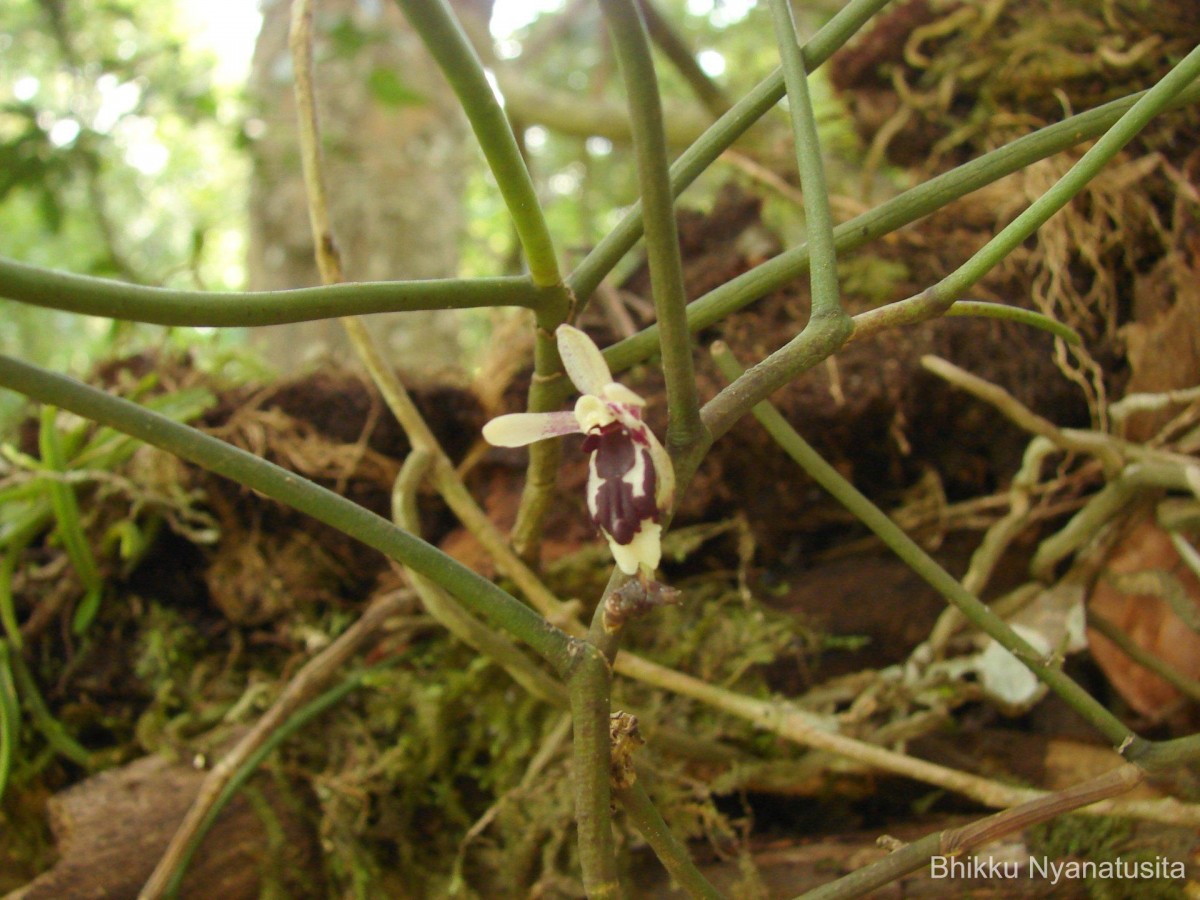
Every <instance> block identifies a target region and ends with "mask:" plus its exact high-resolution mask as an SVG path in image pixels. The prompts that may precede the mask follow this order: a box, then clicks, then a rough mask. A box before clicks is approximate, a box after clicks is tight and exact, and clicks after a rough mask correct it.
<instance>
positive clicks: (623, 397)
mask: <svg viewBox="0 0 1200 900" xmlns="http://www.w3.org/2000/svg"><path fill="white" fill-rule="evenodd" d="M600 396H601V397H603V398H604V399H605V400H607V401H608V402H609V403H622V404H624V405H626V406H634V407H638V408H640V407H643V406H645V405H646V401H645V400H643V399H642V396H641V394H638V393H637V392H636V391H633V390H630V389H629V388H627V387H625V385H623V384H621V382H619V381H610V382H609V383H608V384H606V385H605V386H604V389H603V390H602V391H601V393H600Z"/></svg>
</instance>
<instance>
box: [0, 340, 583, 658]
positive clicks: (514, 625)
mask: <svg viewBox="0 0 1200 900" xmlns="http://www.w3.org/2000/svg"><path fill="white" fill-rule="evenodd" d="M0 386H3V387H7V388H10V389H11V390H15V391H18V392H20V393H22V394H25V395H26V396H28V397H31V398H32V399H34V400H38V401H40V402H42V403H50V404H53V405H56V406H60V407H62V408H63V409H69V410H71V411H72V412H74V413H76V414H78V415H81V416H85V417H86V418H89V419H92V420H93V421H96V422H100V423H101V424H104V425H108V426H110V427H112V428H115V429H117V430H118V431H123V432H125V433H126V434H129V435H131V436H132V437H135V438H138V439H139V440H142V441H145V442H146V443H148V444H153V445H154V446H156V447H160V448H162V449H163V450H166V451H168V452H169V453H173V454H175V455H176V456H179V457H182V458H183V459H186V460H188V461H189V462H192V463H195V464H196V465H199V466H203V467H204V468H206V469H209V470H210V471H213V472H216V473H217V474H218V475H223V476H225V477H226V478H230V479H232V480H234V481H236V482H238V483H239V484H243V485H246V486H247V487H250V488H252V489H254V490H257V491H259V492H261V493H263V494H266V495H267V496H268V497H271V498H272V499H275V500H278V501H280V502H281V503H285V504H287V505H288V506H290V507H292V508H293V509H296V510H298V511H300V512H303V513H305V514H307V515H310V516H312V517H313V518H315V519H317V520H319V521H321V522H324V523H326V524H327V525H331V526H333V527H334V528H337V529H338V530H340V531H342V532H344V533H346V534H348V535H350V536H351V537H353V538H356V539H357V540H360V541H362V542H363V543H364V544H367V545H368V546H370V547H374V548H375V549H376V550H379V551H380V552H381V553H384V554H385V555H387V556H389V557H390V558H392V559H394V560H396V561H397V562H400V563H403V564H404V565H407V566H410V567H412V568H413V569H414V570H415V571H417V572H419V573H421V574H422V575H424V576H426V577H427V578H429V579H431V580H433V581H434V582H436V583H437V584H439V585H441V586H442V587H443V588H445V589H446V590H447V591H448V592H449V593H451V594H452V595H453V596H455V597H457V598H458V599H459V600H461V601H462V602H463V603H464V604H466V605H467V606H468V607H470V608H472V609H474V610H475V611H477V612H479V613H481V614H482V615H484V616H485V617H487V618H488V619H490V620H491V621H492V622H493V623H494V624H496V625H497V626H499V627H501V628H503V629H505V630H507V631H508V632H509V633H510V634H512V635H513V636H514V637H516V638H517V639H518V640H521V641H524V642H525V643H526V644H528V645H529V646H530V647H531V648H532V649H533V650H534V651H535V652H537V653H538V654H539V655H541V656H542V657H543V658H544V659H546V660H547V661H548V662H549V663H550V664H551V665H552V666H554V667H555V668H556V669H558V670H559V671H560V672H561V671H565V670H566V669H567V667H568V666H569V664H570V661H571V657H570V652H569V651H570V639H569V638H568V637H567V635H566V634H564V633H563V632H562V631H560V630H559V629H557V628H555V627H553V626H551V625H549V624H548V623H547V622H546V621H545V620H544V619H543V618H542V617H541V616H539V615H538V614H537V613H535V612H534V611H533V610H531V609H530V608H529V607H527V606H526V605H525V604H523V603H521V602H520V601H519V600H517V599H516V598H515V597H512V596H511V595H509V594H508V593H507V592H505V591H503V590H501V589H500V588H498V587H497V586H496V585H494V584H492V583H491V582H490V581H488V580H487V579H485V578H483V577H482V576H480V575H478V574H476V573H475V572H472V571H471V570H470V569H468V568H466V567H465V566H463V565H462V564H461V563H459V562H457V561H455V560H453V559H451V558H450V557H448V556H446V555H445V554H444V553H442V552H441V551H440V550H438V549H437V548H436V547H433V546H431V545H429V544H428V543H426V542H425V541H422V540H420V539H419V538H416V537H414V536H413V535H411V534H409V533H408V532H406V531H403V530H402V529H400V528H397V527H396V526H395V525H393V524H392V523H391V522H389V521H387V520H386V519H384V518H382V517H381V516H377V515H375V514H374V513H372V512H369V511H367V510H366V509H364V508H363V507H361V506H359V505H358V504H356V503H353V502H351V501H349V500H347V499H345V498H344V497H340V496H338V495H337V494H335V493H333V492H332V491H330V490H327V489H325V488H323V487H320V486H319V485H316V484H313V483H312V482H310V481H307V480H305V479H302V478H298V477H297V476H296V475H295V474H294V473H292V472H289V471H287V470H286V469H283V468H280V467H279V466H276V465H274V464H272V463H269V462H266V461H265V460H262V459H259V458H258V457H256V456H254V455H253V454H252V453H248V452H246V451H245V450H241V449H239V448H237V447H233V446H231V445H229V444H227V443H225V442H224V441H221V440H218V439H217V438H214V437H211V436H210V435H207V434H204V433H202V432H199V431H197V430H195V429H193V428H189V427H187V426H186V425H180V424H178V423H176V422H172V421H171V420H170V419H167V418H166V417H164V416H161V415H158V414H157V413H153V412H150V411H149V410H146V409H143V408H141V407H139V406H138V405H136V404H134V403H130V402H129V401H127V400H123V399H121V398H119V397H113V396H111V395H109V394H106V393H104V392H103V391H99V390H97V389H95V388H92V387H89V386H87V385H84V384H81V383H79V382H77V381H75V380H73V379H70V378H67V377H65V376H62V375H58V374H55V373H51V372H47V371H45V370H43V369H40V368H38V367H36V366H31V365H29V364H27V363H23V362H20V361H18V360H15V359H12V358H11V357H8V356H0Z"/></svg>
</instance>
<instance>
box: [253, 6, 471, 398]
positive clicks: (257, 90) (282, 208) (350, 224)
mask: <svg viewBox="0 0 1200 900" xmlns="http://www.w3.org/2000/svg"><path fill="white" fill-rule="evenodd" d="M457 5H459V6H462V5H463V4H457ZM470 5H471V8H472V9H471V11H470V12H469V13H464V14H473V15H481V16H484V17H485V21H486V16H487V15H488V12H486V11H483V10H481V6H487V7H489V8H490V0H486V2H485V3H480V2H479V0H472V2H471V4H470ZM289 7H290V4H289V3H288V2H285V0H264V3H263V27H262V32H261V33H260V35H259V38H258V44H257V46H256V48H255V53H254V63H253V70H252V72H251V76H250V91H251V96H252V99H253V102H254V103H255V104H256V106H257V114H258V117H257V119H256V120H252V127H251V129H250V133H251V135H252V136H253V137H254V138H255V142H254V148H253V159H254V172H253V181H252V187H251V198H250V244H249V261H248V272H249V287H250V289H252V290H277V289H281V288H292V287H302V286H306V285H313V284H319V283H320V280H319V276H318V273H317V268H316V264H315V262H314V260H313V247H312V237H311V233H310V230H309V222H308V212H307V205H306V201H305V192H304V183H303V179H302V176H301V171H300V159H299V152H298V146H297V137H296V121H295V103H294V100H293V95H292V65H291V56H290V53H289V51H288V26H289ZM315 58H316V80H317V103H318V115H319V117H320V125H321V130H322V135H323V144H324V149H325V179H326V184H327V186H328V192H329V197H330V205H331V209H330V214H331V216H332V219H333V224H334V228H335V233H336V237H337V241H338V245H339V248H340V250H341V254H342V262H343V266H344V271H345V276H346V278H347V280H351V281H382V280H391V279H414V278H442V277H448V276H452V275H454V274H455V271H456V266H457V262H458V240H459V236H460V232H461V229H462V224H463V202H462V201H463V190H464V187H465V182H466V173H467V170H468V167H469V166H470V165H471V164H472V163H473V160H474V157H473V154H474V150H473V149H472V146H471V136H470V130H469V128H468V126H467V123H466V119H465V117H464V116H463V114H462V112H461V110H460V109H459V108H458V104H457V102H456V101H455V99H454V95H453V93H452V92H451V90H450V88H449V87H448V86H447V84H446V82H445V80H444V79H443V78H442V76H441V73H440V72H439V71H438V69H437V66H436V65H435V64H434V63H433V61H432V60H431V59H430V58H429V56H428V54H427V53H426V52H425V49H424V47H423V46H422V45H421V43H420V41H419V39H418V38H417V36H416V34H415V33H414V32H413V31H412V30H411V29H410V28H409V27H408V24H407V22H406V21H405V20H404V17H403V16H402V15H401V14H400V12H399V10H398V9H397V8H396V6H395V5H394V4H392V3H390V2H385V0H321V2H320V3H318V5H317V10H316V48H315ZM366 321H367V324H368V326H369V327H370V328H371V330H372V331H373V333H374V334H375V336H376V339H377V340H379V342H380V343H381V345H382V346H383V347H384V349H385V351H386V352H387V354H388V355H389V358H390V359H391V360H392V361H393V362H394V364H395V365H396V366H398V367H399V368H401V369H403V370H405V371H406V372H408V373H411V374H413V375H424V376H428V375H430V374H433V373H434V372H438V373H441V372H443V371H444V370H446V369H456V368H458V366H459V363H460V359H459V357H460V349H459V343H458V314H457V313H455V312H453V311H431V312H418V313H406V314H394V315H386V316H371V317H369V318H368V319H367V320H366ZM255 341H256V343H257V344H258V346H259V347H260V348H261V349H262V350H263V352H264V354H265V355H266V356H267V358H268V360H269V361H270V362H271V363H272V364H274V365H277V366H278V367H279V368H280V369H282V370H284V371H290V370H294V369H296V368H297V367H299V366H302V365H304V364H305V363H311V362H312V361H314V360H315V359H318V358H320V357H321V356H322V355H324V354H331V355H333V356H336V357H341V358H349V356H350V350H349V346H348V343H347V341H346V339H345V336H344V335H343V333H342V328H341V325H340V324H339V323H338V322H337V321H336V320H330V321H323V322H306V323H302V324H298V325H287V326H278V327H273V328H267V329H259V330H258V331H257V332H256V333H255Z"/></svg>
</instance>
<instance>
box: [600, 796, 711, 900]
mask: <svg viewBox="0 0 1200 900" xmlns="http://www.w3.org/2000/svg"><path fill="white" fill-rule="evenodd" d="M613 793H614V796H615V797H616V798H617V800H618V801H619V802H620V804H621V808H622V809H624V810H625V815H627V816H629V820H630V821H631V822H632V823H633V825H634V827H635V828H637V830H638V831H639V832H640V833H641V835H642V837H644V838H645V839H646V843H648V844H649V845H650V847H651V849H653V850H654V853H655V855H656V856H657V857H658V858H659V860H661V862H662V864H663V866H664V867H665V868H666V870H667V871H668V872H669V873H670V874H671V880H672V881H674V882H675V883H676V884H677V885H679V886H680V887H681V888H683V889H684V890H685V891H687V892H688V894H689V895H690V896H692V897H697V898H701V900H721V898H722V897H723V895H722V894H721V892H720V891H718V890H717V889H716V888H715V887H713V886H712V884H711V883H710V882H709V880H708V879H707V878H705V877H704V874H703V873H702V872H701V871H700V870H699V869H697V868H696V864H695V863H694V862H692V858H691V856H690V855H689V854H688V851H687V847H685V846H684V845H683V844H682V843H681V842H680V841H679V839H678V838H676V837H675V835H674V834H672V833H671V829H670V828H668V827H667V823H666V822H664V821H663V817H662V814H661V813H659V811H658V808H657V807H656V806H655V805H654V803H653V802H652V801H651V800H650V797H649V795H648V794H647V793H646V789H645V788H644V787H642V783H641V779H640V778H639V779H638V780H637V781H634V783H633V784H632V785H630V786H629V787H627V788H617V789H615V790H614V791H613Z"/></svg>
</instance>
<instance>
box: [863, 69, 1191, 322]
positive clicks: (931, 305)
mask: <svg viewBox="0 0 1200 900" xmlns="http://www.w3.org/2000/svg"><path fill="white" fill-rule="evenodd" d="M1197 76H1200V47H1196V48H1195V49H1193V50H1192V52H1191V53H1189V54H1188V55H1187V56H1185V57H1184V58H1183V59H1182V60H1180V61H1179V63H1177V64H1176V65H1175V67H1174V68H1173V69H1171V71H1170V72H1168V73H1167V74H1166V75H1164V76H1163V77H1162V79H1161V80H1160V81H1159V82H1158V84H1156V85H1154V87H1152V88H1150V89H1149V90H1148V91H1146V92H1145V93H1144V94H1143V95H1142V96H1141V97H1140V98H1139V99H1138V101H1137V102H1136V103H1134V104H1133V106H1132V107H1130V109H1129V111H1128V112H1126V113H1125V114H1124V115H1123V116H1121V118H1120V119H1118V120H1117V122H1116V123H1115V124H1114V125H1113V126H1112V127H1111V128H1110V129H1109V130H1108V131H1107V132H1105V134H1104V136H1103V137H1101V138H1100V140H1098V141H1096V143H1095V144H1094V145H1093V146H1092V147H1091V148H1090V149H1089V150H1088V151H1087V152H1086V153H1085V154H1084V155H1083V156H1082V157H1080V159H1079V161H1078V162H1077V163H1075V165H1073V166H1072V167H1071V168H1070V169H1069V170H1068V171H1067V173H1066V174H1065V175H1063V177H1062V178H1060V179H1059V180H1058V181H1057V182H1056V183H1055V184H1054V186H1053V187H1052V188H1050V189H1049V190H1048V191H1046V193H1044V194H1042V196H1040V197H1038V199H1037V200H1035V201H1034V202H1033V203H1032V204H1031V205H1030V206H1029V208H1028V209H1026V210H1025V211H1024V212H1022V213H1021V214H1020V215H1019V216H1017V217H1016V218H1015V219H1014V220H1013V221H1012V222H1010V223H1009V224H1008V225H1007V226H1005V228H1004V229H1003V230H1002V231H1001V232H1000V233H999V234H998V235H996V236H995V237H994V238H992V239H991V240H990V241H988V242H987V243H986V244H985V245H984V246H983V247H982V248H981V249H980V250H979V251H978V252H976V253H975V255H974V256H972V257H971V258H970V259H968V260H967V261H966V262H965V263H963V264H962V265H961V266H959V267H958V268H957V269H955V270H954V271H953V272H952V273H951V274H949V275H947V276H946V277H945V278H943V279H942V280H941V281H939V282H938V283H937V284H935V285H933V286H932V287H929V288H926V289H925V290H924V291H922V292H921V293H920V294H918V295H916V296H915V297H911V298H909V299H908V300H904V301H902V302H901V303H898V304H892V305H890V306H888V307H885V308H884V309H883V310H879V311H878V313H879V314H880V315H885V314H886V315H888V316H889V317H895V316H896V315H898V314H903V315H915V316H920V318H921V319H927V318H931V317H932V316H935V315H937V314H938V313H940V312H942V311H944V310H945V309H946V308H948V307H949V306H950V304H951V303H953V302H954V301H955V300H957V299H958V298H959V297H961V296H962V295H963V294H964V293H965V292H966V291H968V290H970V288H971V287H972V286H973V285H975V284H976V283H977V282H978V281H979V280H980V279H981V278H983V276H984V275H986V274H987V273H988V272H990V271H991V270H992V269H993V268H995V267H996V265H998V264H999V263H1000V261H1001V260H1003V259H1004V258H1005V257H1007V256H1008V255H1009V254H1010V253H1012V251H1013V250H1015V249H1016V248H1017V247H1019V246H1020V245H1021V244H1022V243H1023V242H1024V241H1025V240H1026V239H1027V238H1028V237H1029V236H1030V235H1031V234H1033V233H1034V232H1035V231H1037V230H1038V228H1040V227H1041V226H1042V225H1043V224H1044V223H1045V222H1046V220H1047V219H1049V218H1050V217H1051V216H1052V215H1054V214H1055V213H1056V212H1058V211H1059V210H1060V209H1062V208H1063V207H1064V206H1066V205H1067V203H1068V202H1070V200H1071V199H1072V198H1073V197H1074V196H1075V195H1076V194H1078V193H1079V192H1080V191H1081V190H1083V188H1084V187H1085V186H1086V185H1087V183H1088V182H1089V181H1091V180H1092V179H1093V178H1095V177H1096V174H1097V173H1098V172H1099V171H1100V169H1102V168H1103V167H1104V166H1105V165H1106V164H1107V163H1108V162H1109V161H1110V160H1111V159H1112V158H1113V157H1114V156H1116V155H1117V153H1119V152H1120V151H1121V149H1122V148H1123V147H1124V146H1125V145H1126V144H1128V143H1129V142H1130V141H1131V140H1133V138H1134V137H1135V136H1137V133H1138V132H1139V131H1141V130H1142V129H1143V128H1145V127H1146V126H1147V125H1148V124H1149V123H1150V120H1151V119H1153V118H1154V117H1155V116H1156V115H1158V114H1159V113H1160V112H1161V111H1162V110H1163V109H1165V108H1166V106H1167V105H1168V104H1169V103H1170V102H1171V101H1172V100H1173V99H1175V97H1176V96H1177V95H1178V94H1179V93H1180V92H1181V91H1182V90H1183V89H1184V88H1186V87H1187V86H1188V85H1190V84H1191V83H1192V82H1193V81H1195V80H1196V78H1197Z"/></svg>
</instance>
